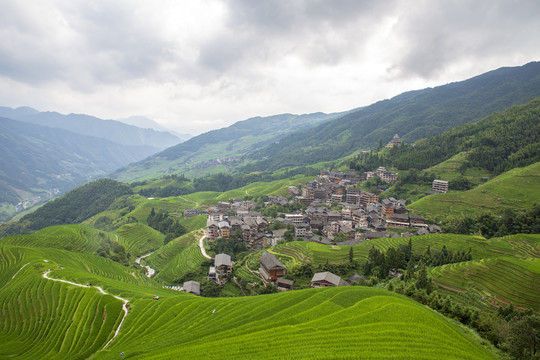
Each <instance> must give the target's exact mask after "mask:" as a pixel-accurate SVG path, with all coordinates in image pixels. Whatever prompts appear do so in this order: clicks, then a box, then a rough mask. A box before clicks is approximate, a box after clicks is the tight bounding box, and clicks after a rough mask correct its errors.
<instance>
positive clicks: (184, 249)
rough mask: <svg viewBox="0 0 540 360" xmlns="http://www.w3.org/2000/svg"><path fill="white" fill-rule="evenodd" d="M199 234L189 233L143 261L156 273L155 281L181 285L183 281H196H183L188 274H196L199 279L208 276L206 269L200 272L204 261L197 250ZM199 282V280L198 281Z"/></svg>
mask: <svg viewBox="0 0 540 360" xmlns="http://www.w3.org/2000/svg"><path fill="white" fill-rule="evenodd" d="M200 236H202V235H201V234H200V233H197V232H191V233H188V234H185V235H183V236H181V237H179V238H177V239H174V240H172V241H171V242H169V243H168V244H166V245H165V246H163V247H161V248H159V249H158V250H157V251H156V252H154V253H153V254H152V255H151V256H149V257H147V258H146V259H145V261H146V263H147V264H148V265H150V266H151V267H152V268H153V269H155V270H156V271H157V274H156V276H155V279H156V280H158V281H163V282H164V283H166V284H167V285H172V284H179V285H182V283H183V282H184V280H196V278H195V277H193V278H189V279H184V278H185V276H186V275H187V274H189V273H191V274H192V273H194V272H195V273H196V274H197V275H195V276H198V277H199V278H201V277H206V276H207V275H208V267H206V268H205V269H204V274H202V273H201V272H202V271H203V270H202V269H201V264H202V263H203V262H204V261H205V260H206V259H205V258H204V257H203V256H202V254H201V250H200V249H199V245H198V240H199V237H200ZM199 280H200V279H199Z"/></svg>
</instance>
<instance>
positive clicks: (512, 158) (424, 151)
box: [390, 98, 540, 174]
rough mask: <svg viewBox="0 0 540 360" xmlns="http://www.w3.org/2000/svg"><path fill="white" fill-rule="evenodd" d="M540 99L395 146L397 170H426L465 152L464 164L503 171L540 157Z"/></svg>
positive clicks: (394, 156) (392, 160) (392, 156)
mask: <svg viewBox="0 0 540 360" xmlns="http://www.w3.org/2000/svg"><path fill="white" fill-rule="evenodd" d="M538 119H540V98H536V99H534V100H532V101H531V102H529V103H528V104H525V105H519V106H513V107H511V108H509V109H507V110H506V111H504V112H502V113H495V114H492V115H490V116H488V117H487V118H485V119H483V120H481V121H479V122H477V123H474V124H468V125H463V126H459V127H456V128H454V129H452V130H450V131H448V132H446V133H444V134H441V135H439V136H434V137H430V138H426V139H423V140H420V141H418V142H416V143H415V144H412V145H403V146H400V147H395V148H392V149H391V151H390V158H391V163H392V164H393V166H395V167H397V168H398V169H409V168H417V169H425V168H428V167H430V166H433V165H436V164H438V163H440V162H443V161H445V160H448V159H449V158H451V157H452V156H454V155H456V154H458V153H461V152H466V153H467V162H465V163H464V164H463V165H462V166H463V167H479V168H484V169H487V170H489V171H491V172H493V173H494V174H500V173H502V172H505V171H507V170H510V169H513V168H515V167H523V166H527V165H530V164H532V163H535V162H537V161H538V160H540V121H538Z"/></svg>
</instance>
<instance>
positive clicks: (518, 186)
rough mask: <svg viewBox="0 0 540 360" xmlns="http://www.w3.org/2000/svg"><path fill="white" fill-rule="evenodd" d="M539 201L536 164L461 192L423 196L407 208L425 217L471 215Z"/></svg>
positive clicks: (539, 170)
mask: <svg viewBox="0 0 540 360" xmlns="http://www.w3.org/2000/svg"><path fill="white" fill-rule="evenodd" d="M538 202H540V162H537V163H535V164H533V165H530V166H527V167H524V168H516V169H513V170H510V171H507V172H505V173H503V174H501V175H499V176H497V177H496V178H494V179H492V180H490V181H488V182H486V183H485V184H482V185H479V186H478V187H476V188H474V189H472V190H468V191H464V192H449V193H447V194H435V195H430V196H426V197H424V198H422V199H420V200H418V201H415V202H414V203H412V204H410V205H409V206H408V208H409V209H410V210H412V211H413V212H414V213H417V214H422V215H424V216H425V217H426V218H430V219H434V220H435V219H437V218H440V217H446V216H474V215H478V214H480V213H483V212H497V213H500V212H502V211H504V210H505V209H520V208H530V207H532V206H533V204H535V203H538Z"/></svg>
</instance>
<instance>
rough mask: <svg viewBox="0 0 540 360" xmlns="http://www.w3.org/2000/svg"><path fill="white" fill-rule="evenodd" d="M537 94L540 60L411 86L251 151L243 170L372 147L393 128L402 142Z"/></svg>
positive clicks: (302, 162)
mask: <svg viewBox="0 0 540 360" xmlns="http://www.w3.org/2000/svg"><path fill="white" fill-rule="evenodd" d="M538 96H540V63H539V62H533V63H529V64H527V65H524V66H521V67H514V68H501V69H498V70H494V71H491V72H488V73H485V74H483V75H480V76H477V77H474V78H472V79H469V80H466V81H462V82H457V83H451V84H448V85H443V86H439V87H436V88H432V89H431V88H430V89H425V90H418V91H411V92H407V93H403V94H401V95H398V96H396V97H394V98H392V99H390V100H384V101H380V102H377V103H375V104H373V105H370V106H367V107H365V108H361V109H359V110H358V111H355V112H351V113H349V114H347V115H345V116H343V117H341V118H338V119H336V120H333V121H331V122H328V123H325V124H322V125H320V126H317V127H315V128H312V129H308V130H305V131H302V132H298V133H295V134H291V135H289V136H287V137H285V138H283V139H281V140H280V141H279V143H278V142H276V143H274V144H272V145H270V146H268V147H266V148H264V149H261V150H259V151H257V152H255V153H253V154H252V155H250V157H249V158H250V159H251V160H259V161H258V162H256V163H255V164H252V165H249V166H247V167H246V169H245V170H246V171H253V170H263V169H264V170H268V169H270V170H272V169H278V168H283V167H288V166H295V165H306V164H312V163H316V162H320V161H328V160H335V159H337V158H340V157H343V156H346V155H349V154H351V153H353V152H355V151H358V150H369V149H375V148H377V147H378V146H379V144H381V143H382V144H385V143H387V142H388V141H390V140H391V139H392V136H393V135H394V134H396V133H397V134H399V135H400V136H401V138H402V140H403V141H404V142H405V143H412V142H414V141H416V140H419V139H421V138H425V137H428V136H434V135H438V134H440V133H442V132H444V131H448V130H450V129H451V128H453V127H455V126H458V125H462V124H466V123H472V122H475V121H478V120H480V119H481V118H483V117H485V116H487V115H489V114H491V113H493V112H495V111H502V110H504V109H506V108H507V107H509V106H512V105H518V104H524V103H527V102H529V101H530V100H532V99H533V98H535V97H538Z"/></svg>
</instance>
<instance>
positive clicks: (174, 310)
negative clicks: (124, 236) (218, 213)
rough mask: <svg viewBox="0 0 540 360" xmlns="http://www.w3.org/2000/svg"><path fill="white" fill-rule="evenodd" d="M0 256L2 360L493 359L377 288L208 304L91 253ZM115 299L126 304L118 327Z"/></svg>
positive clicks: (8, 252) (37, 251)
mask: <svg viewBox="0 0 540 360" xmlns="http://www.w3.org/2000/svg"><path fill="white" fill-rule="evenodd" d="M0 259H1V262H0V264H1V265H0V266H1V270H2V271H1V275H0V276H1V277H0V286H1V291H0V299H1V302H2V312H3V314H4V316H3V324H2V330H0V339H1V341H0V344H1V345H0V356H1V357H2V358H12V357H16V358H20V359H25V358H33V359H35V358H40V359H56V358H87V357H91V356H93V358H96V359H102V358H103V359H107V358H118V357H119V354H120V353H121V352H124V353H125V358H132V359H146V358H152V359H170V358H191V359H193V358H200V359H202V358H205V359H211V358H223V355H224V354H226V356H227V357H228V358H235V359H237V358H246V359H253V358H265V359H280V358H321V359H322V358H330V357H332V358H351V357H365V358H370V357H375V358H396V359H398V358H399V359H404V358H410V359H418V358H424V359H431V358H432V359H440V358H460V359H490V358H493V357H494V356H493V354H491V353H490V352H488V351H487V350H485V349H484V348H483V347H481V346H480V345H479V344H478V339H475V338H471V337H470V335H468V334H466V333H464V332H463V331H462V330H461V329H460V328H459V327H458V326H456V325H454V324H453V323H451V322H449V321H448V320H447V319H445V318H444V317H443V316H441V315H439V314H437V313H436V312H434V311H431V310H429V309H427V308H425V307H424V306H422V305H419V304H418V303H416V302H414V301H412V300H410V299H407V298H405V297H403V296H400V295H396V294H393V293H391V292H388V291H385V290H382V289H373V288H366V287H353V288H332V289H309V290H301V291H293V292H288V293H281V294H274V295H265V296H258V297H242V298H215V299H210V298H199V297H196V296H193V295H188V294H185V293H182V292H177V291H172V290H166V289H162V288H160V287H159V286H156V283H155V282H151V281H149V280H146V279H144V278H142V277H138V276H136V275H133V274H130V273H129V272H128V271H126V270H125V268H124V267H123V266H121V265H118V264H115V263H113V262H111V261H109V260H107V259H100V258H99V257H96V256H92V255H86V254H76V255H75V256H73V255H72V253H68V252H66V251H64V250H58V249H44V248H23V247H15V246H3V247H2V248H1V252H0ZM47 269H51V270H52V271H51V272H50V273H49V274H48V276H49V277H50V278H51V279H65V280H69V281H73V282H74V283H76V284H81V285H83V286H85V285H84V284H88V283H91V284H92V285H93V286H88V287H81V286H76V285H75V284H68V283H64V282H59V281H54V280H51V279H47V278H44V274H45V273H46V271H47ZM98 286H99V287H100V288H102V289H103V290H104V292H105V293H106V294H103V293H101V292H100V291H98V288H97V287H98ZM154 294H158V295H159V296H160V300H159V301H155V300H152V296H153V295H154ZM114 296H118V297H121V298H123V299H126V300H128V309H129V311H128V313H127V316H126V317H125V320H124V321H123V318H124V311H123V310H122V305H123V303H122V301H121V300H120V299H118V298H115V297H114ZM214 310H215V312H214ZM120 325H121V327H120ZM119 327H120V330H119V332H118V336H117V337H115V333H116V331H117V329H118V328H119ZM276 334H279V336H277V335H276ZM270 338H271V339H272V341H269V339H270ZM111 340H112V341H111Z"/></svg>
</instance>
